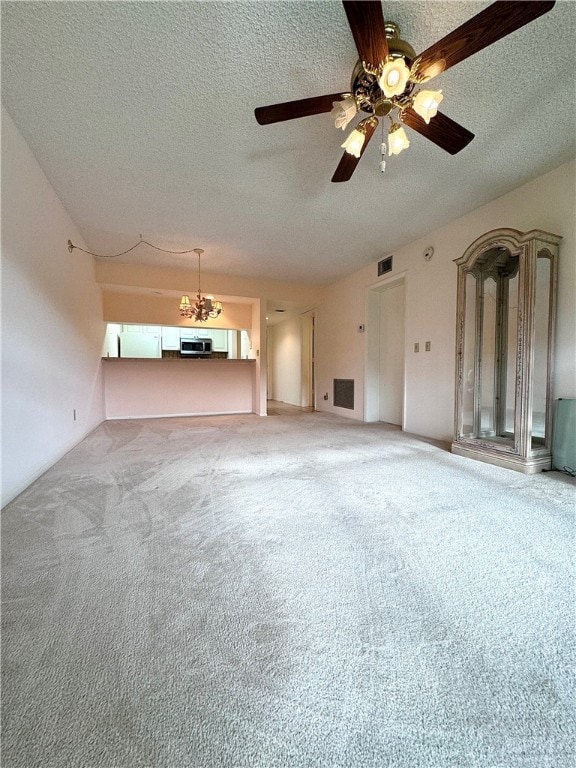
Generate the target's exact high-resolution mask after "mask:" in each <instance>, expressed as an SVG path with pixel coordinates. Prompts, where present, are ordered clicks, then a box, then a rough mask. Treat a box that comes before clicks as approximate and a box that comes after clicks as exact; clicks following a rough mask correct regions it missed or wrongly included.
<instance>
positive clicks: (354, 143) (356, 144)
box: [341, 128, 366, 157]
mask: <svg viewBox="0 0 576 768" xmlns="http://www.w3.org/2000/svg"><path fill="white" fill-rule="evenodd" d="M365 138H366V137H365V135H364V134H363V133H362V131H359V130H358V129H357V128H355V129H354V130H353V131H352V133H351V134H350V136H348V138H347V139H346V141H345V142H344V144H341V147H342V148H343V149H345V150H346V152H348V154H349V155H354V157H360V153H361V152H362V147H363V146H364V139H365Z"/></svg>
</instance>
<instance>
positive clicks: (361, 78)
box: [331, 22, 443, 171]
mask: <svg viewBox="0 0 576 768" xmlns="http://www.w3.org/2000/svg"><path fill="white" fill-rule="evenodd" d="M385 30H386V38H387V43H388V49H389V53H388V56H387V57H386V59H385V60H384V61H383V62H382V63H381V64H380V65H379V66H378V67H372V66H371V65H369V64H367V63H366V62H358V64H357V65H356V68H355V70H354V72H353V74H352V93H348V94H343V99H342V100H341V101H334V102H333V107H334V109H333V110H332V112H331V115H332V117H333V118H334V122H335V125H336V128H341V129H342V130H345V129H346V127H347V126H348V123H349V122H350V121H351V120H352V119H353V118H354V117H355V115H356V114H357V113H358V112H359V111H361V110H362V111H364V112H368V113H369V114H370V115H371V116H370V117H367V118H364V120H361V121H360V123H358V125H357V126H356V128H355V129H354V130H353V131H352V133H351V134H350V135H349V136H348V138H347V139H346V141H345V142H344V144H342V148H343V149H344V150H346V152H348V153H349V154H350V155H353V156H354V157H357V158H359V157H360V156H361V154H362V151H363V149H364V148H365V146H366V144H367V142H368V141H369V140H370V138H371V136H372V134H373V133H374V130H375V129H376V127H377V126H378V122H379V121H378V118H379V117H388V119H389V120H390V127H389V129H388V154H389V155H397V154H399V153H400V152H402V151H403V150H404V149H407V148H408V147H409V145H410V141H409V139H408V136H407V135H406V132H405V131H404V128H403V126H402V125H401V123H403V122H404V117H405V114H406V111H407V110H408V109H411V110H413V111H414V112H415V113H416V114H417V115H418V116H419V117H421V118H422V119H423V120H424V122H425V123H426V124H429V123H430V120H431V118H433V117H435V116H436V114H437V112H438V106H439V104H440V102H441V101H442V99H443V95H442V91H428V90H419V89H418V86H419V85H420V83H421V82H424V81H426V80H429V79H430V78H431V77H433V76H434V75H436V74H438V73H439V72H440V71H442V69H443V64H442V65H439V67H440V68H439V69H438V71H436V70H435V69H434V71H432V69H433V68H432V67H429V68H428V69H426V72H425V75H421V74H420V73H419V72H418V63H419V62H418V59H416V60H415V61H413V62H412V66H411V67H410V68H409V67H408V66H407V64H406V62H407V61H408V62H410V61H412V60H413V59H414V58H415V53H414V50H413V48H412V47H411V46H410V45H409V44H408V43H406V42H405V41H404V40H401V39H400V37H399V30H398V27H397V26H396V24H394V23H393V22H385ZM383 132H384V129H383ZM386 149H387V148H386V144H385V143H384V136H382V143H381V144H380V152H381V155H382V161H381V163H380V170H381V171H384V169H385V168H386V162H385V160H384V158H385V156H386Z"/></svg>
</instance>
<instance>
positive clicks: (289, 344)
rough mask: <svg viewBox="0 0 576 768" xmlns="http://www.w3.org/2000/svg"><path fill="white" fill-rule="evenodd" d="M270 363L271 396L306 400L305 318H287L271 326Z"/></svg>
mask: <svg viewBox="0 0 576 768" xmlns="http://www.w3.org/2000/svg"><path fill="white" fill-rule="evenodd" d="M268 338H269V342H270V347H271V348H270V347H269V349H268V365H269V366H270V367H271V377H270V382H271V389H270V391H269V392H268V397H269V398H270V399H271V400H278V401H279V402H281V403H289V404H290V405H298V406H299V405H301V403H302V319H301V318H300V317H295V318H291V319H290V320H285V321H284V322H282V323H278V324H277V325H273V326H271V328H270V329H269V332H268Z"/></svg>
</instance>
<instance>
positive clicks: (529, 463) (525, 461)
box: [451, 443, 552, 475]
mask: <svg viewBox="0 0 576 768" xmlns="http://www.w3.org/2000/svg"><path fill="white" fill-rule="evenodd" d="M451 451H452V453H454V454H456V455H457V456H465V457H466V458H468V459H475V460H476V461H483V462H484V463H485V464H494V465H495V466H496V467H503V468H504V469H513V470H514V471H515V472H522V473H523V474H525V475H534V474H536V473H537V472H542V471H544V470H547V469H551V468H552V457H551V455H550V454H549V453H548V454H544V455H540V456H532V457H530V458H524V457H522V456H512V455H510V454H508V455H504V454H502V453H498V452H497V451H493V452H492V451H490V450H487V449H486V448H473V447H472V446H469V445H462V444H461V443H452V447H451Z"/></svg>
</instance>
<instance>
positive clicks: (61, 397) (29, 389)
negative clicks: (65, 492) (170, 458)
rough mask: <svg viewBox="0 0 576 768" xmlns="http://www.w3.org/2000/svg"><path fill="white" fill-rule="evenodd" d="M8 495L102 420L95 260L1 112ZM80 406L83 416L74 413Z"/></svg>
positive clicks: (4, 448)
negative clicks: (73, 246)
mask: <svg viewBox="0 0 576 768" xmlns="http://www.w3.org/2000/svg"><path fill="white" fill-rule="evenodd" d="M2 191H3V195H2V503H4V504H5V503H7V502H8V501H9V500H10V499H12V498H13V497H14V496H16V495H17V494H18V493H20V492H21V491H22V490H24V488H26V486H27V485H29V484H30V483H31V482H32V481H33V480H34V479H35V478H36V477H38V476H39V475H40V474H42V473H43V472H45V471H46V470H47V469H48V468H49V467H50V466H51V465H52V464H53V463H54V462H55V461H57V460H58V459H59V458H61V456H62V455H63V454H64V453H66V452H67V451H68V450H70V448H72V447H73V446H74V445H75V444H76V443H78V442H79V441H80V440H81V439H82V438H83V437H84V436H85V435H86V434H87V433H88V432H90V431H91V430H92V429H93V428H94V427H95V426H96V425H97V424H99V423H100V422H101V421H102V419H103V418H104V412H103V402H102V382H101V370H100V369H101V361H100V351H101V348H102V341H103V335H104V326H103V322H102V306H101V299H100V289H99V287H98V286H97V284H96V281H95V278H94V267H93V263H92V259H91V258H90V257H89V256H86V255H84V254H82V253H80V252H77V251H75V252H74V253H73V254H70V253H69V252H68V249H67V247H66V243H67V241H68V238H72V239H73V240H74V242H77V243H81V244H82V245H84V243H83V241H82V239H81V237H80V234H79V232H78V230H77V229H76V227H75V226H74V224H73V222H72V220H71V219H70V217H69V216H68V214H67V213H66V211H65V210H64V208H63V207H62V204H61V203H60V201H59V199H58V197H57V195H56V194H55V192H54V190H53V189H52V187H51V186H50V184H49V183H48V180H47V179H46V177H45V176H44V174H43V172H42V170H41V169H40V166H39V165H38V163H37V162H36V160H35V159H34V157H33V156H32V153H31V152H30V149H29V148H28V146H27V144H26V143H25V141H24V139H23V138H22V136H21V135H20V133H19V132H18V130H17V128H16V127H15V125H14V123H13V122H12V120H11V118H10V117H9V115H8V114H7V113H6V111H5V110H4V109H3V110H2ZM74 411H76V420H74Z"/></svg>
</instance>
